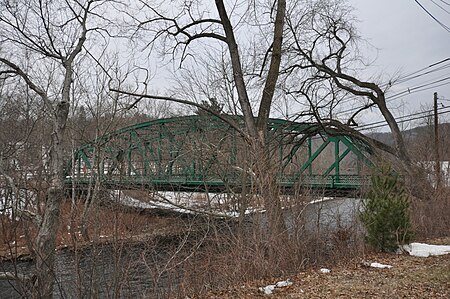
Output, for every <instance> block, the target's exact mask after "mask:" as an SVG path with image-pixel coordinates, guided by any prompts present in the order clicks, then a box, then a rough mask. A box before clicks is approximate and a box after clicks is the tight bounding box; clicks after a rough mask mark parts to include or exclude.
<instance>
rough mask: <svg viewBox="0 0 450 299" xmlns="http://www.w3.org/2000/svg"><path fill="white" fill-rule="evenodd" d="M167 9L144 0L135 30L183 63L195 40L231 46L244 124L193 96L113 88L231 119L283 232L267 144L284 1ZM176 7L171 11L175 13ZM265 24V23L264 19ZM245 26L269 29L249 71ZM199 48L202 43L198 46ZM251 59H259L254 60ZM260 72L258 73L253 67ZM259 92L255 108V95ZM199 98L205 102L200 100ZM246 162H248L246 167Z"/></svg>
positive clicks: (179, 5) (183, 5)
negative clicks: (253, 84) (253, 86)
mask: <svg viewBox="0 0 450 299" xmlns="http://www.w3.org/2000/svg"><path fill="white" fill-rule="evenodd" d="M172 8H175V9H167V7H165V6H164V4H163V3H160V4H159V5H157V4H152V5H150V4H148V3H147V2H146V1H141V7H140V9H139V11H144V12H145V13H146V15H145V16H140V15H138V16H137V17H134V16H133V19H134V21H136V23H137V30H136V32H135V35H136V36H138V37H139V38H141V37H144V38H145V39H146V40H150V41H149V42H148V44H147V46H148V47H156V45H157V42H159V41H161V45H160V47H161V48H160V49H162V50H161V52H162V54H163V55H170V56H171V57H172V58H175V59H179V61H180V66H183V64H185V63H187V62H186V61H187V60H189V58H191V57H193V59H194V61H195V54H194V52H195V51H196V48H195V46H194V45H195V44H197V45H198V44H200V45H201V46H203V47H207V48H208V50H212V51H214V47H215V46H217V45H218V46H219V47H221V46H223V47H224V49H226V51H227V52H228V55H229V58H228V59H229V62H230V65H231V71H232V80H233V84H234V86H235V88H236V93H237V102H238V105H239V110H240V112H241V113H242V115H243V120H244V127H245V128H244V130H242V129H241V128H240V127H239V125H238V124H236V123H234V122H233V121H232V120H231V119H228V118H226V117H225V116H221V115H220V114H219V113H217V112H216V111H212V110H211V109H208V107H205V106H204V105H201V104H199V103H195V102H192V101H187V100H181V99H177V98H174V97H170V96H169V97H161V96H155V95H149V94H147V93H145V91H144V92H141V93H139V92H136V93H129V92H128V93H127V92H123V91H121V90H120V89H117V88H112V90H113V91H117V92H120V93H123V94H127V95H134V96H138V100H137V101H139V100H140V99H142V98H151V99H165V100H171V101H175V102H178V103H184V104H190V105H193V106H195V107H198V108H200V109H203V110H206V111H208V112H210V113H212V114H214V115H216V116H218V117H221V118H223V119H224V120H225V121H227V122H229V123H230V124H231V125H232V126H233V127H234V128H235V129H236V130H238V132H239V133H240V134H241V135H242V136H243V137H244V138H245V140H247V142H248V145H249V147H250V148H251V149H252V150H251V152H252V153H253V159H252V161H250V163H249V166H248V167H249V168H250V169H252V172H254V173H256V174H257V177H259V178H260V179H259V182H260V184H259V187H260V188H261V190H260V192H261V193H262V194H264V195H265V199H266V200H265V205H266V206H267V210H268V211H269V218H270V219H271V221H269V223H270V225H271V226H272V227H271V230H272V232H274V233H275V232H278V233H279V232H280V230H283V227H284V225H283V224H282V223H283V221H282V220H281V205H280V203H279V200H278V197H277V191H276V187H275V186H276V184H275V175H274V169H273V165H272V163H270V159H269V156H270V155H269V152H268V147H267V144H266V137H267V136H266V134H267V122H268V118H269V115H270V110H271V107H272V102H273V99H274V94H275V88H276V84H277V80H278V76H279V68H280V64H281V49H282V44H283V36H284V35H283V28H284V20H285V10H286V1H285V0H278V1H273V2H272V1H271V2H270V3H256V2H249V3H248V4H247V6H245V7H244V6H240V5H239V4H237V3H235V4H232V5H231V6H228V4H226V3H225V2H224V1H222V0H217V1H215V11H213V10H212V9H211V8H210V7H208V6H207V4H206V3H203V2H202V1H193V2H189V3H186V2H180V3H177V5H172ZM171 11H172V13H171ZM263 23H264V24H265V25H262V24H263ZM244 25H245V26H246V29H247V30H250V31H255V32H259V31H260V30H262V27H264V28H265V29H264V30H266V31H267V32H265V33H266V35H265V36H264V38H265V40H264V43H263V44H264V46H263V47H261V46H260V45H259V44H258V45H256V44H253V45H251V46H250V47H249V49H251V50H253V51H257V52H258V55H257V56H258V57H259V58H260V59H259V60H261V63H256V64H255V65H257V64H259V65H258V66H257V71H255V70H253V72H250V71H246V70H247V69H248V66H246V65H244V60H243V59H244V57H245V55H244V54H243V53H245V49H246V43H245V41H242V43H241V45H239V44H240V40H239V39H240V37H239V34H240V32H242V31H239V27H242V26H244ZM197 49H198V48H197ZM253 63H255V62H254V61H253ZM255 72H256V73H259V74H257V75H255V74H254V73H255ZM249 78H257V79H258V80H259V81H260V84H259V90H257V91H256V92H255V91H251V90H250V89H249V86H248V80H249ZM256 96H258V97H259V100H258V101H256V102H257V104H256V106H257V107H255V110H257V111H258V114H257V116H255V114H254V112H253V107H252V106H253V103H255V101H254V100H252V98H253V97H256ZM200 103H201V102H200ZM244 168H247V167H244Z"/></svg>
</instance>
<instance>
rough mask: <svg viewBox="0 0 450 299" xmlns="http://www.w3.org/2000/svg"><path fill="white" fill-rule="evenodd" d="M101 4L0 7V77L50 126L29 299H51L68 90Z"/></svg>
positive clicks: (19, 3) (1, 4)
mask: <svg viewBox="0 0 450 299" xmlns="http://www.w3.org/2000/svg"><path fill="white" fill-rule="evenodd" d="M102 4H103V2H101V1H95V0H88V1H81V2H80V1H58V0H54V1H40V0H36V1H13V2H11V1H1V2H0V39H1V40H2V42H3V43H2V48H1V50H0V74H1V75H8V76H13V77H16V78H20V82H21V83H23V84H25V85H27V86H28V88H29V89H30V90H32V91H33V92H34V93H36V94H37V95H38V96H39V98H40V99H41V101H42V106H44V107H45V109H46V111H47V113H48V115H49V117H50V119H51V122H52V132H51V134H50V137H51V142H50V152H49V176H50V181H49V186H48V188H47V191H46V200H45V207H44V211H43V215H42V220H41V221H39V225H38V234H37V237H36V240H35V252H36V273H35V274H36V280H35V283H34V286H33V294H34V295H33V296H36V297H38V298H51V297H52V293H53V285H54V279H55V278H54V260H55V245H56V244H55V240H56V233H57V228H58V224H59V218H60V206H61V203H62V201H63V199H64V179H65V174H64V163H65V161H66V155H65V154H64V145H65V144H64V143H65V140H66V136H65V131H66V124H67V119H68V114H69V109H70V103H71V88H72V83H73V78H74V72H75V69H76V66H77V63H79V61H80V59H79V57H80V54H81V53H82V51H83V49H85V47H86V45H87V39H88V38H89V34H90V33H91V32H93V31H96V30H98V27H97V26H96V25H95V24H91V23H90V20H91V19H95V18H99V17H100V16H101V14H102V11H101V9H102ZM102 18H103V17H102Z"/></svg>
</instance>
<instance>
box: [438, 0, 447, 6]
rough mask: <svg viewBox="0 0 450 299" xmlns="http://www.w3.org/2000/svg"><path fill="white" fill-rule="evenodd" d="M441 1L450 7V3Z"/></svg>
mask: <svg viewBox="0 0 450 299" xmlns="http://www.w3.org/2000/svg"><path fill="white" fill-rule="evenodd" d="M439 1H441V2H442V3H444V4H445V5H448V6H450V3H448V2H446V1H444V0H439Z"/></svg>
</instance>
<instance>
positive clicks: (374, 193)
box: [360, 166, 413, 251]
mask: <svg viewBox="0 0 450 299" xmlns="http://www.w3.org/2000/svg"><path fill="white" fill-rule="evenodd" d="M409 207H410V202H409V197H408V195H407V193H406V191H405V189H404V187H403V185H402V183H401V181H400V180H399V178H398V176H397V175H396V174H394V173H393V172H392V170H391V168H390V167H389V166H382V167H381V168H380V169H379V170H377V173H375V174H373V175H372V178H371V186H370V189H369V192H368V194H367V199H366V200H364V201H363V211H362V212H361V215H360V217H361V221H362V222H363V224H364V226H365V228H366V231H367V235H366V241H367V243H368V244H370V245H372V246H374V247H375V248H377V249H381V250H385V251H394V250H395V249H396V248H398V245H400V244H405V243H409V241H410V240H411V238H412V236H413V232H412V228H411V222H410V218H409Z"/></svg>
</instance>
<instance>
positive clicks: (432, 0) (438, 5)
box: [431, 0, 450, 14]
mask: <svg viewBox="0 0 450 299" xmlns="http://www.w3.org/2000/svg"><path fill="white" fill-rule="evenodd" d="M431 2H433V3H434V4H435V5H436V6H437V7H439V8H440V9H442V10H443V11H445V12H446V13H448V14H450V12H449V11H448V10H446V9H445V8H444V7H442V6H441V5H440V4H438V3H436V2H435V1H434V0H431Z"/></svg>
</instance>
